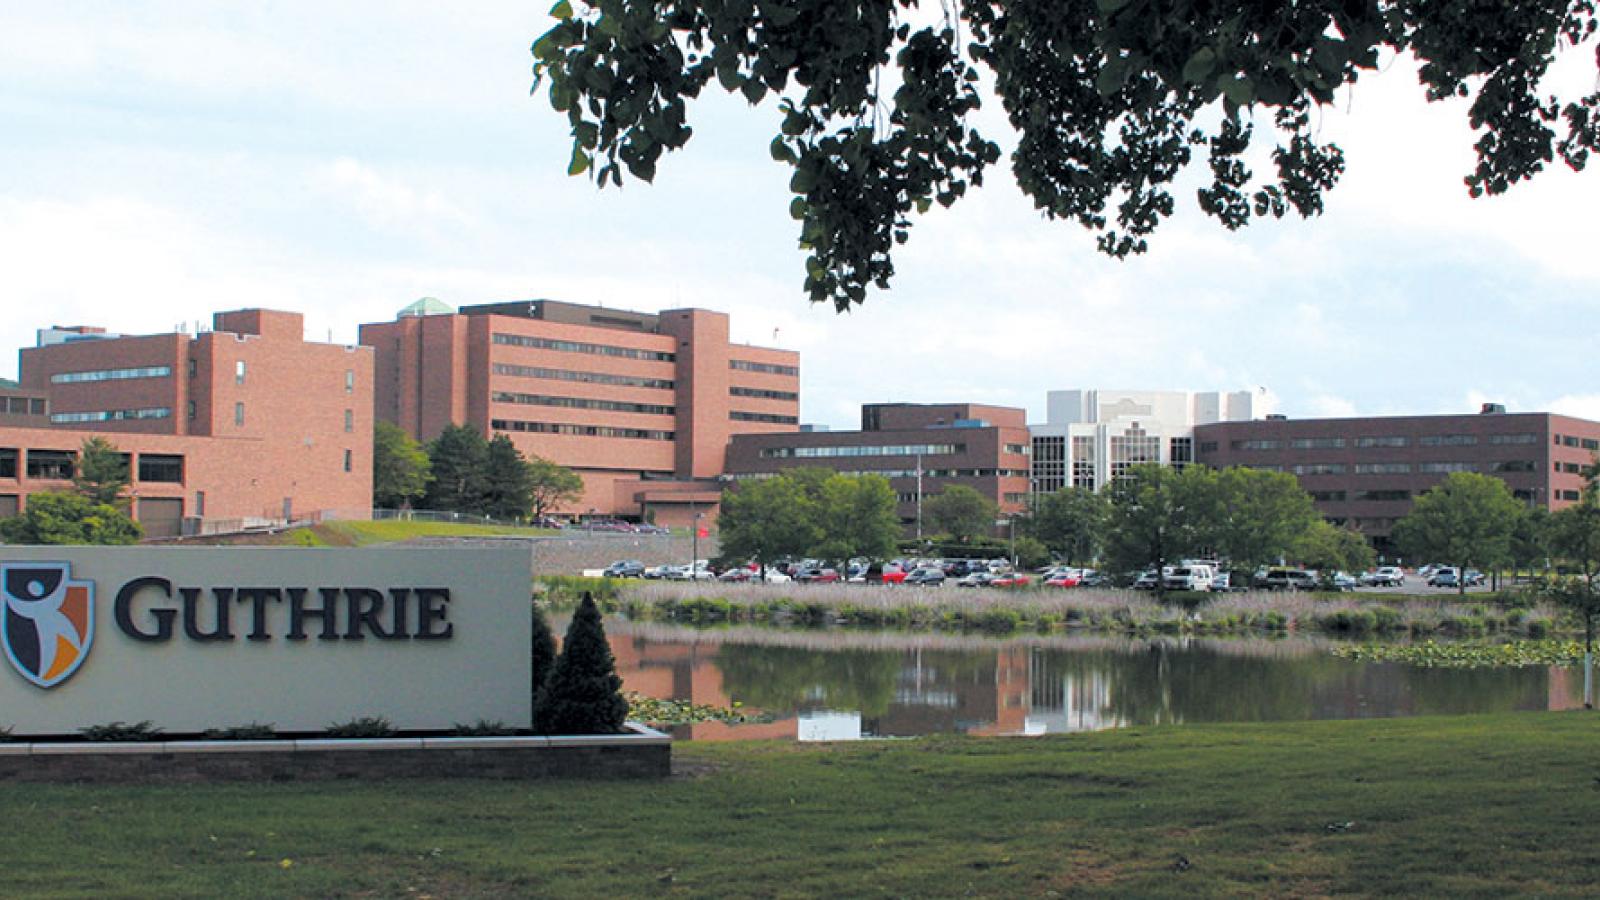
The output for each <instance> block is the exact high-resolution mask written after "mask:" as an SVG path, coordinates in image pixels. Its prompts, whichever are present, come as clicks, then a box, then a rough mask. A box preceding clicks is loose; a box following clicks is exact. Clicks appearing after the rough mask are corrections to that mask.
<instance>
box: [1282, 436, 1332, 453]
mask: <svg viewBox="0 0 1600 900" xmlns="http://www.w3.org/2000/svg"><path fill="white" fill-rule="evenodd" d="M1289 446H1291V447H1293V448H1294V449H1296V450H1343V449H1344V438H1295V439H1294V440H1292V441H1290V442H1289Z"/></svg>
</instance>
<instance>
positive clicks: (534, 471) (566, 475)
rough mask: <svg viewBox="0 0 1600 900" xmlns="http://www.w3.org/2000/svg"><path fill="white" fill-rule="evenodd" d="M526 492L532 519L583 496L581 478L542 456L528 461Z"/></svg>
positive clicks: (541, 516)
mask: <svg viewBox="0 0 1600 900" xmlns="http://www.w3.org/2000/svg"><path fill="white" fill-rule="evenodd" d="M528 491H529V499H530V500H532V502H533V515H534V518H543V517H544V515H545V513H548V512H550V511H551V510H553V509H555V508H556V507H558V506H561V505H563V504H568V503H575V502H577V500H578V498H580V497H582V496H583V477H582V476H580V475H579V474H578V473H577V472H574V471H572V470H571V469H569V468H567V467H566V466H563V465H561V464H559V463H555V462H551V461H550V460H548V459H545V458H544V457H542V456H535V457H534V458H532V459H530V460H528Z"/></svg>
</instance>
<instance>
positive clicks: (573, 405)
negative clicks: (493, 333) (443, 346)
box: [489, 391, 793, 419]
mask: <svg viewBox="0 0 1600 900" xmlns="http://www.w3.org/2000/svg"><path fill="white" fill-rule="evenodd" d="M489 399H491V400H493V401H494V402H495V403H517V404H521V405H523V406H558V407H562V408H565V409H598V410H605V411H607V412H625V413H642V414H645V415H652V416H670V415H673V414H675V413H676V412H677V408H676V407H673V406H666V405H663V404H659V403H625V402H623V401H620V400H591V399H588V398H586V397H549V396H545V395H542V394H517V393H512V392H511V391H495V392H494V393H493V394H491V395H490V397H489ZM790 418H791V419H792V418H793V417H792V416H791V417H790Z"/></svg>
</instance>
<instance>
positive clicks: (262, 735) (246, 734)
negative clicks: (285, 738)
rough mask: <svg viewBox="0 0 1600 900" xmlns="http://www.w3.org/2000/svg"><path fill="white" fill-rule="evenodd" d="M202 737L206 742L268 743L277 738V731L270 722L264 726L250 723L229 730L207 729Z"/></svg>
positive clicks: (258, 723)
mask: <svg viewBox="0 0 1600 900" xmlns="http://www.w3.org/2000/svg"><path fill="white" fill-rule="evenodd" d="M203 736H204V737H205V739H206V740H208V741H270V740H272V739H273V738H275V737H277V736H278V731H277V729H276V728H275V727H274V726H273V724H272V723H271V722H268V723H267V724H265V725H263V724H261V723H260V722H251V723H250V724H249V725H234V726H232V727H231V728H209V729H207V730H206V732H205V734H204V735H203Z"/></svg>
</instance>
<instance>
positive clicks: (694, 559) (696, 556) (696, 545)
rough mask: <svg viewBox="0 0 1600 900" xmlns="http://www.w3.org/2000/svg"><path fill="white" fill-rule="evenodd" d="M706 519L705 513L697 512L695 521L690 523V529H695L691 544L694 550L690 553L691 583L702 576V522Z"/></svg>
mask: <svg viewBox="0 0 1600 900" xmlns="http://www.w3.org/2000/svg"><path fill="white" fill-rule="evenodd" d="M692 508H693V507H691V509H692ZM704 517H705V513H701V512H697V513H695V514H694V519H693V520H692V521H691V522H690V527H692V528H693V529H694V537H693V538H692V540H691V543H690V547H691V548H692V549H690V551H689V580H690V581H694V580H696V579H697V578H698V577H699V575H700V520H701V519H702V518H704Z"/></svg>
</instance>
